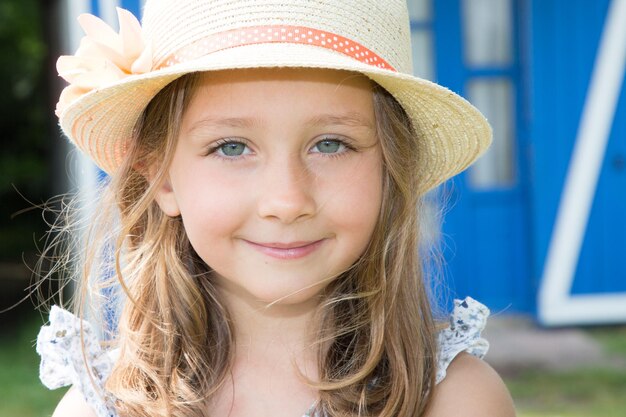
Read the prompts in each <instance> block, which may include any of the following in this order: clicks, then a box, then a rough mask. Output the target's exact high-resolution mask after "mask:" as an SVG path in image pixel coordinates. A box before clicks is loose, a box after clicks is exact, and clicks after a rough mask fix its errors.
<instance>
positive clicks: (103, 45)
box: [55, 8, 152, 117]
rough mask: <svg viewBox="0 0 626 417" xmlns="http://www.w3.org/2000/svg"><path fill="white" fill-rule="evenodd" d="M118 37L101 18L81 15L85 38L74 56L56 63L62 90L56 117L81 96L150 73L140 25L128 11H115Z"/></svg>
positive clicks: (149, 51)
mask: <svg viewBox="0 0 626 417" xmlns="http://www.w3.org/2000/svg"><path fill="white" fill-rule="evenodd" d="M117 17H118V19H119V23H120V32H119V34H118V33H116V32H115V30H113V29H112V28H111V27H110V26H109V25H107V24H106V23H105V22H104V21H102V20H101V19H100V18H98V17H96V16H94V15H91V14H82V15H80V16H79V17H78V23H79V24H80V26H81V27H82V28H83V31H84V32H85V35H86V36H84V37H83V38H82V40H81V41H80V46H79V48H78V50H77V51H76V53H75V54H74V55H64V56H61V57H59V59H58V60H57V71H58V73H59V76H61V77H62V78H63V79H65V80H66V81H67V82H68V83H70V85H68V86H67V87H65V89H64V90H63V91H62V92H61V96H60V97H59V102H58V103H57V106H56V111H55V113H56V115H57V116H59V117H60V115H61V113H62V112H63V110H64V109H65V108H66V107H67V106H68V105H69V104H71V103H72V102H74V101H75V100H77V99H78V98H80V97H81V96H83V95H84V94H86V93H88V92H90V91H92V90H95V89H97V88H99V87H101V86H104V85H107V84H111V83H113V82H115V81H118V80H120V79H122V78H125V77H128V76H130V75H133V74H143V73H146V72H150V71H151V69H152V50H151V48H150V46H149V45H146V44H145V42H144V40H143V37H142V35H141V25H140V23H139V21H138V20H137V18H136V17H135V16H134V15H133V14H132V13H131V12H129V11H128V10H124V9H121V8H117Z"/></svg>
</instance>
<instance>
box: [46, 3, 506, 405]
mask: <svg viewBox="0 0 626 417" xmlns="http://www.w3.org/2000/svg"><path fill="white" fill-rule="evenodd" d="M403 1H404V0H385V1H380V0H358V1H356V0H345V1H344V0H319V1H302V0H281V1H275V0H255V1H253V2H252V1H249V0H212V1H209V0H204V1H202V0H177V1H167V0H152V1H151V0H148V1H147V3H146V6H145V12H144V22H143V24H144V26H143V28H141V27H140V26H139V23H138V22H137V21H136V19H135V18H134V17H133V16H132V15H131V14H130V13H128V12H126V11H124V10H119V18H120V33H119V34H117V33H115V32H113V31H112V30H111V29H110V28H109V27H108V26H106V25H105V24H104V23H103V22H101V21H100V20H98V19H97V18H95V17H93V16H90V15H83V16H81V17H80V19H79V20H80V23H81V25H82V27H83V29H84V30H85V32H86V34H87V36H86V37H85V38H84V39H83V41H82V42H81V46H80V48H79V50H78V52H77V53H76V55H75V56H71V57H61V58H60V59H59V62H58V69H59V72H60V75H61V76H62V77H63V78H65V79H66V80H67V81H68V82H69V83H70V85H69V86H68V87H67V88H66V89H65V90H64V91H63V93H62V95H61V98H60V101H59V105H58V108H57V114H58V116H59V118H60V123H61V126H62V128H63V130H64V132H65V134H66V135H67V136H68V137H69V139H70V140H71V141H72V142H73V143H74V144H75V145H76V146H77V147H78V148H79V149H81V150H82V151H83V152H84V153H85V154H86V155H88V156H89V157H91V158H92V159H93V160H94V161H95V163H96V164H97V165H98V166H99V167H101V168H102V169H103V170H104V171H106V172H107V173H108V174H109V181H108V183H107V185H106V189H105V191H104V193H103V194H102V198H101V203H100V207H99V209H98V210H96V213H97V216H96V218H95V219H93V221H92V222H91V223H92V226H93V227H92V233H93V234H91V235H88V236H87V238H86V239H85V242H86V243H85V246H86V248H85V251H84V254H83V256H81V259H83V260H84V261H83V264H82V267H81V271H82V272H81V273H80V274H79V278H78V279H77V281H78V284H79V288H81V289H80V290H78V291H77V294H78V299H77V301H76V303H75V306H76V308H75V310H76V314H77V316H78V317H83V318H85V317H87V316H89V317H90V318H91V320H90V321H91V323H88V322H87V321H85V320H81V319H79V318H78V317H77V316H74V315H73V314H71V313H69V312H67V311H65V310H62V309H60V308H57V307H53V309H52V311H51V316H50V325H49V326H46V327H44V328H43V329H42V331H41V333H40V335H39V338H38V342H37V349H38V352H39V353H40V354H41V356H42V365H41V378H42V381H43V382H44V384H46V385H47V386H48V387H51V388H56V387H59V386H64V385H70V384H72V385H73V388H71V389H70V391H69V392H68V393H67V394H66V396H65V397H64V399H63V400H62V401H61V403H60V404H59V406H58V407H57V410H56V412H55V414H54V415H55V416H98V417H105V416H108V417H111V416H124V417H125V416H129V417H130V416H132V417H135V416H180V417H182V416H185V417H189V416H212V417H214V416H218V417H222V416H230V417H241V416H245V417H249V416H272V417H276V416H279V417H280V416H289V417H296V416H302V415H303V413H305V415H307V416H319V417H322V416H329V417H330V416H384V417H392V416H393V417H396V416H401V417H413V416H436V417H445V416H457V415H459V414H462V415H469V416H482V417H489V416H498V417H506V416H512V415H514V412H513V408H512V405H511V401H510V398H509V395H508V393H507V391H506V389H505V388H504V386H503V384H502V381H501V380H500V379H499V377H498V376H497V375H496V374H495V373H494V372H493V371H492V370H491V369H490V368H489V367H488V366H487V365H486V364H485V363H483V362H482V361H481V360H479V359H478V358H476V357H482V355H484V354H485V352H486V349H487V344H486V342H485V341H484V340H483V339H481V338H480V331H481V330H482V328H483V326H484V322H485V319H486V316H487V315H488V311H487V309H486V308H485V307H484V306H482V305H480V304H478V303H477V302H475V301H473V300H471V299H466V300H464V301H457V302H456V308H455V311H454V312H453V314H452V316H451V318H450V320H449V323H447V324H445V325H443V324H438V323H436V321H435V319H434V318H433V313H432V308H431V305H430V302H429V298H428V288H427V287H428V280H427V279H426V277H424V276H423V265H424V262H425V261H426V259H425V253H427V252H428V250H427V249H428V248H424V247H422V246H421V245H420V238H419V236H420V232H419V229H420V228H419V226H420V225H419V219H420V204H419V203H420V200H421V197H422V196H423V195H424V193H425V192H426V191H428V190H430V189H432V188H433V187H435V186H437V185H438V184H440V183H441V182H443V181H444V180H446V179H447V178H449V177H451V176H452V175H454V174H456V173H458V172H460V171H462V170H463V169H465V168H466V167H467V166H468V165H469V164H470V163H472V162H473V161H474V160H475V159H476V158H477V157H478V156H479V154H480V153H482V152H483V151H484V150H485V148H486V147H487V146H488V144H489V142H490V140H491V130H490V128H489V126H488V124H487V122H486V121H485V119H484V118H483V117H482V116H481V114H480V113H479V112H478V111H477V110H476V109H474V108H473V107H472V106H471V105H470V104H469V103H467V102H466V101H464V100H463V99H462V98H460V97H459V96H457V95H455V94H453V93H452V92H450V91H448V90H446V89H444V88H442V87H440V86H438V85H435V84H432V83H430V82H428V81H425V80H421V79H419V78H415V77H413V76H411V75H410V73H411V54H410V51H411V48H410V41H409V37H410V36H409V34H410V32H409V21H408V16H407V10H406V5H405V4H404V3H403ZM116 289H120V290H119V291H117V292H116ZM112 305H118V306H119V309H116V308H112V307H111V306H112ZM87 307H88V308H87ZM111 311H113V312H116V311H117V312H118V314H113V315H111V314H110V313H111ZM87 313H90V314H87ZM118 316H119V317H118ZM94 317H101V318H103V319H102V320H94V319H93V318H94ZM116 317H118V318H116ZM112 323H113V324H114V326H113V327H114V328H115V331H107V328H108V327H107V326H111V324H112ZM99 333H100V334H101V336H100V338H99V336H98V334H99ZM101 338H104V339H109V340H108V342H107V343H106V344H104V343H102V342H100V340H101ZM464 352H468V353H469V354H467V353H464Z"/></svg>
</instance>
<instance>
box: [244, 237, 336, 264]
mask: <svg viewBox="0 0 626 417" xmlns="http://www.w3.org/2000/svg"><path fill="white" fill-rule="evenodd" d="M325 240H326V239H320V240H315V241H298V242H287V243H283V242H263V243H260V242H252V241H249V240H245V242H246V243H247V244H249V245H250V246H251V247H252V248H253V249H255V250H257V251H259V252H261V253H262V254H264V255H267V256H270V257H272V258H276V259H299V258H304V257H305V256H307V255H310V254H311V253H313V252H315V251H316V250H317V249H318V248H319V247H320V246H322V244H323V243H324V241H325Z"/></svg>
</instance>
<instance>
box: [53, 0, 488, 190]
mask: <svg viewBox="0 0 626 417" xmlns="http://www.w3.org/2000/svg"><path fill="white" fill-rule="evenodd" d="M118 17H119V20H120V31H119V34H118V33H117V32H115V31H113V29H111V28H110V27H108V26H107V25H106V24H105V23H104V22H102V21H101V20H99V19H98V18H96V17H95V16H92V15H82V16H81V17H79V23H80V24H81V26H82V27H83V29H84V30H85V33H86V36H85V37H84V38H83V40H82V41H81V45H80V48H79V50H78V51H77V52H76V54H75V55H74V56H64V57H61V58H59V61H58V63H57V69H58V70H59V74H60V75H61V76H62V77H63V78H65V79H66V80H67V81H68V82H69V83H70V85H69V86H68V87H67V88H66V89H65V90H64V91H63V93H62V94H61V98H60V100H59V104H58V106H57V115H58V116H59V119H60V124H61V127H62V129H63V131H64V132H65V134H66V135H67V136H68V138H69V139H70V140H71V141H72V142H73V143H74V144H76V146H78V147H79V148H80V149H81V150H82V151H83V152H85V153H86V154H87V155H89V157H91V158H92V159H93V160H94V161H95V163H96V164H97V165H98V166H100V167H101V168H102V169H103V170H104V171H105V172H108V173H112V172H114V171H115V170H116V168H117V167H118V166H119V165H120V163H121V161H122V159H123V158H124V153H125V149H126V147H127V144H128V141H129V140H131V137H132V131H133V128H134V126H135V124H136V122H137V120H138V118H139V117H140V115H141V113H142V112H143V110H144V109H145V107H146V105H147V104H148V103H149V102H150V100H151V99H152V98H153V97H154V96H155V95H156V94H157V93H158V92H159V91H160V90H161V89H162V88H163V87H165V86H166V85H167V84H168V83H170V82H172V81H173V80H175V79H176V78H178V77H180V76H182V75H184V74H187V73H190V72H195V71H214V70H222V69H235V68H259V67H312V68H330V69H340V70H348V71H356V72H360V73H362V74H365V75H366V76H368V77H369V78H371V79H372V80H374V81H375V82H377V83H378V84H380V85H381V86H382V87H383V88H385V89H386V90H387V91H389V92H390V93H391V94H392V95H393V96H394V97H395V98H396V99H397V100H398V102H399V103H400V104H401V105H402V106H403V107H404V109H405V111H406V112H407V114H408V115H409V116H410V118H411V120H412V121H413V125H414V128H415V130H416V131H417V133H418V134H419V136H420V144H419V152H420V158H422V166H423V169H422V170H421V171H422V172H420V174H419V176H420V181H419V184H418V186H417V187H418V191H419V192H424V191H426V190H428V189H431V188H433V187H435V186H436V185H438V184H440V183H441V182H443V181H445V180H446V179H448V178H450V177H451V176H453V175H455V174H457V173H459V172H461V171H462V170H464V169H465V168H467V167H468V166H469V165H470V164H471V163H472V162H473V161H475V160H476V158H477V157H478V156H479V155H480V154H481V153H482V152H483V151H484V150H485V149H486V148H487V147H488V146H489V143H490V142H491V128H490V127H489V124H488V123H487V121H486V120H485V118H484V117H483V116H482V115H481V114H480V112H479V111H478V110H477V109H475V108H474V107H473V106H472V105H471V104H469V103H468V102H467V101H465V100H464V99H463V98H461V97H459V96H458V95H456V94H454V93H453V92H451V91H449V90H447V89H445V88H443V87H441V86H439V85H437V84H434V83H432V82H429V81H427V80H423V79H420V78H417V77H414V76H412V75H411V73H412V61H411V45H410V29H409V18H408V12H407V8H406V3H405V0H315V1H312V0H280V1H278V0H148V1H147V2H146V5H145V11H144V20H143V27H141V26H140V25H139V22H138V21H137V20H136V18H135V17H134V16H133V15H132V14H131V13H130V12H128V11H125V10H122V9H118Z"/></svg>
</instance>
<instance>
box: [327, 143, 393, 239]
mask: <svg viewBox="0 0 626 417" xmlns="http://www.w3.org/2000/svg"><path fill="white" fill-rule="evenodd" d="M326 188H327V189H328V190H329V194H328V197H327V202H326V205H327V207H326V208H325V209H326V210H328V211H327V212H328V213H329V215H330V216H331V217H332V218H333V219H334V221H335V222H336V223H337V226H338V227H340V228H343V229H346V230H347V231H349V232H350V236H353V237H354V238H355V239H359V240H365V244H366V243H367V241H369V237H370V235H371V233H372V231H373V230H374V226H375V224H376V221H377V219H378V215H379V212H380V206H381V201H382V162H381V159H380V156H379V154H378V153H377V152H376V153H373V154H372V155H368V157H367V158H363V159H361V160H359V161H358V163H356V164H354V165H353V166H352V167H350V169H346V170H344V171H343V172H342V173H341V174H338V175H337V178H335V179H334V180H333V179H327V181H326ZM365 244H364V245H365Z"/></svg>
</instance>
